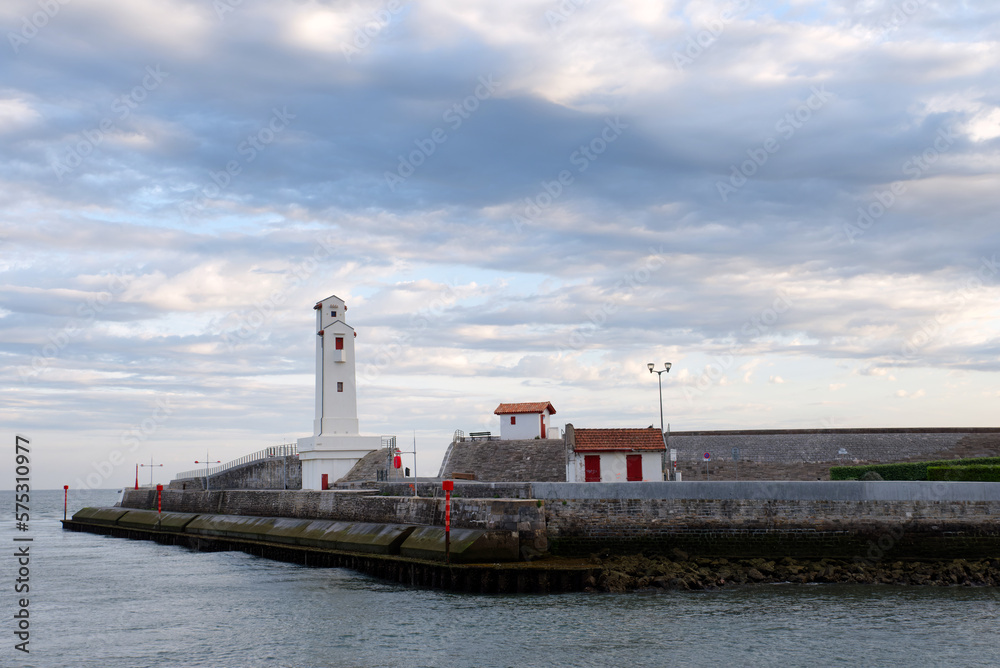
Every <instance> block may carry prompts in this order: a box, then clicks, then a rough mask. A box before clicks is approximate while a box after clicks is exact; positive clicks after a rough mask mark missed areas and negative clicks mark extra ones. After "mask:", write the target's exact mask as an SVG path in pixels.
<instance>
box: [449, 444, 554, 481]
mask: <svg viewBox="0 0 1000 668" xmlns="http://www.w3.org/2000/svg"><path fill="white" fill-rule="evenodd" d="M455 473H473V474H475V476H476V480H482V481H488V482H515V481H527V480H538V481H542V482H559V481H565V480H566V444H565V442H564V441H563V439H561V438H558V439H556V438H550V439H532V440H520V441H500V440H497V441H458V442H453V443H452V444H451V445H450V446H449V447H448V452H447V453H446V454H445V457H444V460H443V462H442V471H441V472H440V475H439V477H443V478H450V477H452V476H453V475H454V474H455Z"/></svg>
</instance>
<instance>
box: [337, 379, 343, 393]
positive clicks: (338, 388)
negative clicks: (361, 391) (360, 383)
mask: <svg viewBox="0 0 1000 668" xmlns="http://www.w3.org/2000/svg"><path fill="white" fill-rule="evenodd" d="M337 391H338V392H343V391H344V384H343V383H342V382H340V381H337Z"/></svg>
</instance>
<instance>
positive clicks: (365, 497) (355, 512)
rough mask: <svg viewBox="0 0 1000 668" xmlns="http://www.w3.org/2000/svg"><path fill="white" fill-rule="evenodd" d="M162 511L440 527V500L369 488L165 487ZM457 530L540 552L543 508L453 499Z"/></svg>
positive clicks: (141, 503)
mask: <svg viewBox="0 0 1000 668" xmlns="http://www.w3.org/2000/svg"><path fill="white" fill-rule="evenodd" d="M162 504H163V510H164V511H170V512H179V513H210V514H219V515H250V516H256V517H294V518H298V519H320V520H340V521H343V522H368V523H378V524H407V525H423V526H443V525H444V513H445V507H444V506H445V501H444V498H437V499H434V498H426V497H417V498H414V497H407V496H375V495H373V494H372V492H354V491H325V492H319V491H310V490H287V491H285V490H221V491H214V490H213V491H208V492H204V491H191V490H176V489H165V490H163V498H162ZM122 507H123V508H137V509H155V508H156V491H155V490H143V489H140V490H131V489H130V490H126V491H125V496H124V498H123V499H122ZM451 525H452V526H453V527H455V528H457V529H483V530H506V531H517V532H519V535H520V541H521V545H522V547H525V546H527V547H530V548H532V549H534V550H539V551H544V550H545V549H546V548H547V544H546V537H545V517H544V511H543V510H542V508H541V507H540V506H539V504H538V502H537V501H532V500H519V499H493V498H461V499H453V500H452V505H451Z"/></svg>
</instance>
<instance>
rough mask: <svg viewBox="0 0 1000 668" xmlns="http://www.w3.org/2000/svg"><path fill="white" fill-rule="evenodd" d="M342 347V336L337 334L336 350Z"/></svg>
mask: <svg viewBox="0 0 1000 668" xmlns="http://www.w3.org/2000/svg"><path fill="white" fill-rule="evenodd" d="M343 349H344V337H342V336H338V337H337V350H343Z"/></svg>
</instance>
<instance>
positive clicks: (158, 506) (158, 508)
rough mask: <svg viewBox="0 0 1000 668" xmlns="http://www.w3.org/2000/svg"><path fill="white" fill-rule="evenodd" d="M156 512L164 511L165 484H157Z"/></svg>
mask: <svg viewBox="0 0 1000 668" xmlns="http://www.w3.org/2000/svg"><path fill="white" fill-rule="evenodd" d="M156 512H158V513H160V514H162V513H163V485H157V486H156Z"/></svg>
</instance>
